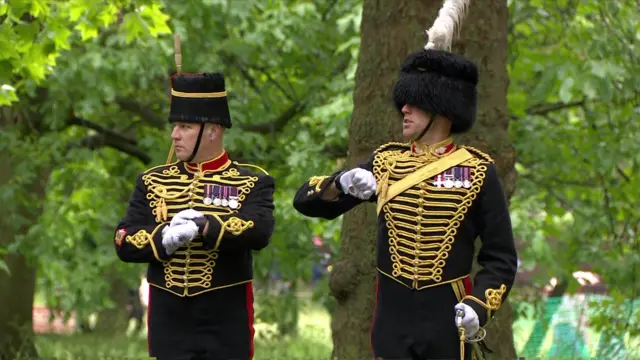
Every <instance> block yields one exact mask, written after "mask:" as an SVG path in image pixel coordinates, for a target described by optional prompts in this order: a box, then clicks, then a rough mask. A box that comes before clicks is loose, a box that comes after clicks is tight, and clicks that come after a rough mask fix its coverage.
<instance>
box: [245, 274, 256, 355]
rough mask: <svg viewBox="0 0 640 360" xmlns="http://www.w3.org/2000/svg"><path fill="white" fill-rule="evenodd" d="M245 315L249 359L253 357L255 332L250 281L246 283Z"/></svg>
mask: <svg viewBox="0 0 640 360" xmlns="http://www.w3.org/2000/svg"><path fill="white" fill-rule="evenodd" d="M247 316H248V318H249V332H250V334H251V335H250V336H251V338H250V339H249V346H250V350H249V351H250V352H249V360H252V359H253V353H254V349H253V336H254V334H255V333H256V330H255V328H254V327H253V284H252V283H251V282H248V283H247Z"/></svg>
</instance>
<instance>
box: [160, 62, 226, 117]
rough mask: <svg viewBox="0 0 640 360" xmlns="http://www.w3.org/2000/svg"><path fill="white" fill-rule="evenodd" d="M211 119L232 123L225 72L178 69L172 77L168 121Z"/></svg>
mask: <svg viewBox="0 0 640 360" xmlns="http://www.w3.org/2000/svg"><path fill="white" fill-rule="evenodd" d="M174 121H181V122H191V123H198V124H202V123H214V124H219V125H222V126H223V127H225V128H230V127H231V115H230V114H229V104H228V103H227V92H226V90H225V82H224V75H223V74H222V73H181V74H176V75H173V76H172V77H171V109H170V112H169V122H174Z"/></svg>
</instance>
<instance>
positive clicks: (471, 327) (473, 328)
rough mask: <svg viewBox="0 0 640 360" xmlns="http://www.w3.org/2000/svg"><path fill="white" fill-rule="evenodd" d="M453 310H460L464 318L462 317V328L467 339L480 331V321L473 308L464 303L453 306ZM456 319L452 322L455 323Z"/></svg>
mask: <svg viewBox="0 0 640 360" xmlns="http://www.w3.org/2000/svg"><path fill="white" fill-rule="evenodd" d="M455 310H462V312H463V313H464V316H463V317H462V324H461V325H462V327H463V328H464V333H465V336H466V337H467V338H471V337H473V336H474V335H475V334H477V333H478V330H480V321H479V320H478V314H476V312H475V310H473V308H472V307H471V306H469V305H467V304H465V303H458V304H456V306H455ZM457 320H458V319H457V318H454V321H456V322H457Z"/></svg>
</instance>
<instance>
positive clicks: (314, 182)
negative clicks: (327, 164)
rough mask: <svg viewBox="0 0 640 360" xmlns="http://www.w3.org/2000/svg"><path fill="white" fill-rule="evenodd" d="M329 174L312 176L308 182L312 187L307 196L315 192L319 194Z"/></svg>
mask: <svg viewBox="0 0 640 360" xmlns="http://www.w3.org/2000/svg"><path fill="white" fill-rule="evenodd" d="M327 178H328V176H312V177H310V178H309V180H307V184H308V185H309V187H310V188H311V189H309V190H308V191H307V196H311V195H313V194H314V193H316V194H318V193H320V192H321V191H322V183H323V182H324V180H325V179H327Z"/></svg>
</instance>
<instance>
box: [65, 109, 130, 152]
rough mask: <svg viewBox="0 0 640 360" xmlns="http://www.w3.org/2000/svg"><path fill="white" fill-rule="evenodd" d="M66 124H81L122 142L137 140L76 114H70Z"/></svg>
mask: <svg viewBox="0 0 640 360" xmlns="http://www.w3.org/2000/svg"><path fill="white" fill-rule="evenodd" d="M67 124H69V125H78V126H82V127H84V128H86V129H91V130H95V131H97V132H99V133H100V134H103V135H105V136H109V137H112V138H117V139H119V141H120V142H123V143H129V144H131V145H134V146H135V145H137V144H138V142H137V141H136V140H135V139H131V138H128V137H126V136H123V135H122V134H120V132H117V131H114V130H111V129H108V128H106V127H104V126H102V125H100V124H98V123H95V122H93V121H91V120H87V119H83V118H79V117H77V116H72V117H71V118H70V119H69V120H67Z"/></svg>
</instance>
